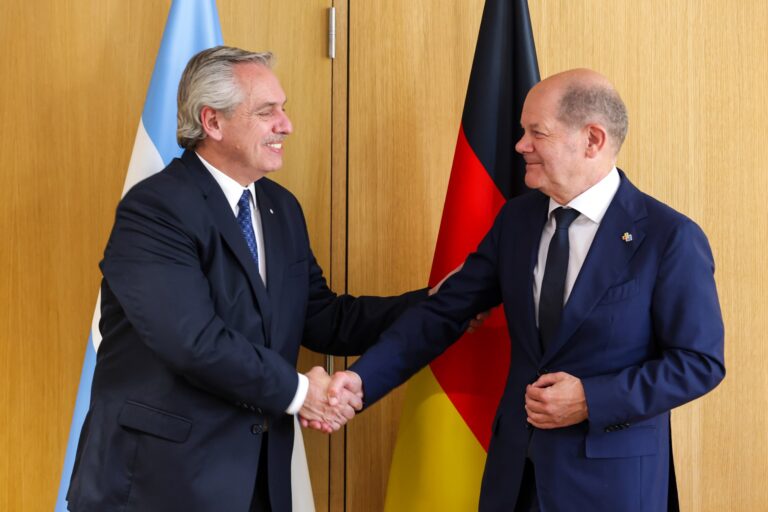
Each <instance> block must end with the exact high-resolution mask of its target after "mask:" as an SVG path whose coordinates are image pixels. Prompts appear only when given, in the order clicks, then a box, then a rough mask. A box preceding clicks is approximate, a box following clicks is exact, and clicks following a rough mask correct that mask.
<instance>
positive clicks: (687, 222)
mask: <svg viewBox="0 0 768 512" xmlns="http://www.w3.org/2000/svg"><path fill="white" fill-rule="evenodd" d="M641 194H642V197H643V202H644V203H645V208H646V211H647V212H648V221H649V222H650V223H652V224H653V225H656V226H667V227H668V228H669V229H672V230H680V229H692V230H694V231H702V230H701V227H700V226H699V225H698V224H697V223H696V222H695V221H694V220H693V219H691V218H690V217H688V216H687V215H685V214H684V213H681V212H679V211H677V210H675V209H674V208H672V207H671V206H669V205H668V204H666V203H663V202H661V201H659V200H658V199H656V198H655V197H653V196H650V195H648V194H646V193H644V192H641Z"/></svg>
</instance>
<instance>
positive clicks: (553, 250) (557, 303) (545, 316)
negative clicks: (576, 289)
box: [539, 208, 579, 351]
mask: <svg viewBox="0 0 768 512" xmlns="http://www.w3.org/2000/svg"><path fill="white" fill-rule="evenodd" d="M578 216H579V212H578V211H577V210H574V209H573V208H570V209H564V208H557V209H556V210H555V233H554V234H553V235H552V240H550V242H549V251H548V252H547V265H546V266H545V267H544V279H543V280H542V282H541V294H540V296H539V335H540V336H541V346H542V348H543V349H544V350H545V351H546V350H547V347H548V346H549V343H550V341H552V338H553V337H554V336H555V333H556V332H557V328H558V327H559V326H560V317H561V316H562V313H563V302H564V299H565V275H566V273H567V272H568V248H569V247H568V228H569V227H570V225H571V223H572V222H573V221H574V220H576V217H578Z"/></svg>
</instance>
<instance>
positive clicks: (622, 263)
mask: <svg viewBox="0 0 768 512" xmlns="http://www.w3.org/2000/svg"><path fill="white" fill-rule="evenodd" d="M620 176H621V185H620V186H619V189H618V191H617V192H616V195H615V196H614V198H613V201H612V202H611V204H610V206H609V207H608V210H607V211H606V213H605V216H604V217H603V220H602V222H601V223H600V227H599V228H598V230H597V233H596V234H595V238H594V240H593V241H592V246H591V247H590V249H589V252H588V253H587V258H586V260H585V261H584V264H583V265H582V267H581V271H580V272H579V276H578V277H577V279H576V282H575V283H574V285H573V290H572V291H571V295H570V296H569V298H568V302H567V303H566V304H565V307H564V308H563V316H562V320H561V322H560V328H559V329H558V332H557V334H556V335H555V338H554V339H553V340H552V343H550V345H549V347H548V348H547V351H546V353H545V354H544V360H543V361H542V364H544V365H546V364H547V362H548V361H549V360H551V358H552V357H553V356H554V355H555V354H556V353H557V352H558V351H559V350H560V349H561V348H562V347H563V345H565V344H566V343H567V341H568V340H569V339H570V338H571V336H572V335H573V333H574V332H575V331H576V329H578V328H579V326H580V325H581V323H582V322H583V321H584V319H585V318H586V317H587V316H588V315H589V314H590V312H591V311H592V309H593V308H594V307H595V305H597V303H598V302H599V300H600V298H601V297H603V295H605V292H606V291H607V290H608V288H610V287H611V286H614V285H616V284H617V280H618V279H619V277H620V276H621V274H622V272H623V271H624V269H625V268H626V267H627V264H628V262H629V260H630V259H631V258H632V256H633V255H634V254H635V252H636V251H637V249H638V248H639V247H640V245H641V244H642V243H643V239H644V238H645V233H644V232H643V231H642V230H640V228H639V227H638V226H637V221H638V220H639V219H641V218H643V217H645V216H646V211H645V206H644V204H643V202H642V200H641V195H640V191H638V190H637V189H636V188H635V187H634V186H633V185H632V184H631V183H630V182H629V180H627V178H626V176H625V175H624V173H622V172H620ZM624 233H629V234H631V235H632V239H631V241H626V240H624V239H623V238H622V237H623V235H624Z"/></svg>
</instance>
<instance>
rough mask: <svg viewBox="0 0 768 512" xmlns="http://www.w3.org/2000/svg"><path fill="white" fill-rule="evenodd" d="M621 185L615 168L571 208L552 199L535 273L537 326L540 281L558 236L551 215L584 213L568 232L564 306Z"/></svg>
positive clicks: (576, 199)
mask: <svg viewBox="0 0 768 512" xmlns="http://www.w3.org/2000/svg"><path fill="white" fill-rule="evenodd" d="M620 182H621V179H620V178H619V172H618V171H617V170H616V167H614V168H613V169H611V172H609V173H608V175H607V176H606V177H605V178H603V179H602V180H600V181H599V182H597V183H596V184H594V185H593V186H592V187H591V188H589V189H587V190H585V191H584V192H582V193H581V194H579V195H578V196H576V197H574V198H573V200H571V202H569V203H568V204H565V205H562V204H558V203H557V201H555V200H554V199H552V198H550V200H549V211H548V213H547V223H546V224H544V231H542V233H541V242H540V244H539V257H538V259H537V260H536V267H535V268H534V269H533V302H534V304H535V306H536V325H537V326H538V325H539V298H540V297H541V281H542V280H543V279H544V268H545V267H546V265H547V253H548V252H549V242H550V241H551V240H552V235H553V234H554V232H555V216H554V215H552V212H553V211H554V210H555V209H556V208H560V207H563V208H575V209H576V210H578V211H579V213H581V215H579V216H578V217H576V220H574V221H573V223H572V224H571V227H570V228H569V229H568V271H567V273H566V275H565V297H563V304H565V303H566V302H568V297H570V295H571V290H573V285H574V283H575V282H576V278H577V277H578V276H579V272H580V271H581V266H582V265H583V264H584V260H585V259H587V253H588V252H589V248H590V247H591V246H592V240H594V239H595V234H597V228H598V227H600V222H601V221H602V220H603V217H604V216H605V212H606V210H608V206H609V205H610V204H611V201H613V196H615V195H616V191H617V190H618V189H619V184H620Z"/></svg>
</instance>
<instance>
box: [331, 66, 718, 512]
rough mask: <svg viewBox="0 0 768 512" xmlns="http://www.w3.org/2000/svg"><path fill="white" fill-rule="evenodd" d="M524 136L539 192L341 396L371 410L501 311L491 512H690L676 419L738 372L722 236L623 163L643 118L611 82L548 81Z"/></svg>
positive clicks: (536, 95)
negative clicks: (722, 283)
mask: <svg viewBox="0 0 768 512" xmlns="http://www.w3.org/2000/svg"><path fill="white" fill-rule="evenodd" d="M521 125H522V127H523V130H524V134H523V137H522V138H521V139H520V140H519V141H518V142H517V145H516V146H515V148H516V150H517V151H518V152H519V153H520V154H522V156H523V158H524V159H525V162H526V174H525V183H526V185H528V186H529V187H530V188H533V189H536V190H534V191H532V192H531V193H528V194H524V195H522V196H519V197H517V198H515V199H512V200H510V201H509V202H508V203H507V204H506V205H505V206H504V208H503V209H502V210H501V212H500V213H499V215H498V217H497V218H496V221H495V222H494V225H493V227H492V228H491V230H490V232H489V233H488V234H487V235H486V237H485V238H484V240H483V241H482V242H481V243H480V246H479V247H478V248H477V252H475V253H474V254H471V255H470V256H469V258H468V259H467V261H466V262H465V264H464V267H463V269H462V270H461V271H459V272H458V273H456V274H455V275H453V276H452V277H450V278H449V279H448V280H447V281H446V282H445V284H444V285H443V286H442V288H441V289H440V292H439V293H437V294H436V295H434V296H432V297H431V298H429V299H427V300H426V301H424V302H422V303H421V304H419V305H418V306H415V307H414V308H412V309H411V310H409V311H407V312H406V313H405V314H404V315H403V316H402V317H401V318H400V319H398V320H397V321H396V322H395V324H393V326H392V327H391V328H390V329H389V330H387V331H386V332H385V333H384V334H382V336H381V339H380V341H379V342H378V343H377V344H376V345H375V346H374V347H372V348H371V349H370V350H369V351H368V352H366V353H365V354H364V355H363V356H362V357H361V358H360V359H359V360H358V361H356V362H355V364H353V365H352V367H351V368H350V370H351V371H346V372H339V373H337V374H336V375H334V378H333V382H332V383H331V386H330V388H329V394H330V395H331V396H332V397H333V396H336V395H337V394H340V393H341V392H342V390H346V391H351V392H358V393H360V392H363V391H364V393H365V395H364V402H365V405H366V406H369V405H370V404H372V403H373V402H375V401H376V400H378V399H379V398H380V397H382V396H383V395H384V394H386V393H387V392H388V391H389V390H391V389H393V388H394V387H396V386H397V385H399V384H400V383H401V382H403V381H404V380H405V379H407V378H408V377H410V376H411V375H412V374H413V373H415V372H416V371H417V370H418V369H419V368H421V367H422V366H424V365H425V364H427V363H428V362H429V361H431V360H432V359H433V358H434V357H436V356H437V355H439V354H440V353H441V352H443V351H444V350H445V349H446V348H447V347H448V346H449V345H450V344H451V343H452V342H453V341H455V340H456V339H457V338H458V337H459V335H460V334H461V330H462V326H463V324H464V323H465V322H466V321H467V319H469V318H471V317H472V315H474V314H475V313H476V312H477V311H481V310H486V309H488V308H491V307H494V306H496V305H498V304H500V303H503V306H504V310H505V313H506V318H507V323H508V327H509V335H510V336H509V337H510V340H511V342H512V350H511V353H512V360H511V364H510V370H509V376H508V379H507V383H506V387H505V390H504V394H503V396H502V399H501V402H500V403H499V407H498V410H497V413H496V417H495V420H494V422H493V426H492V432H491V442H490V446H489V448H488V458H487V460H486V465H485V472H484V475H483V482H482V489H481V495H480V503H479V508H480V510H481V511H519V512H529V511H539V510H541V511H547V512H551V511H575V510H578V511H581V510H585V511H586V510H588V511H594V512H614V511H619V510H620V511H622V512H659V511H662V510H676V509H677V491H676V487H675V477H674V475H675V474H674V468H673V464H672V452H671V434H670V410H671V409H673V408H674V407H677V406H679V405H682V404H684V403H686V402H688V401H690V400H693V399H695V398H697V397H699V396H701V395H703V394H704V393H706V392H708V391H710V390H711V389H712V388H714V387H715V386H716V385H717V384H718V383H719V382H720V381H721V380H722V378H723V377H724V375H725V366H724V361H723V336H724V335H723V323H722V318H721V314H720V306H719V302H718V298H717V291H716V288H715V280H714V275H713V273H714V262H713V259H712V253H711V251H710V248H709V244H708V242H707V239H706V237H705V235H704V233H703V232H702V231H701V229H700V228H699V227H698V226H697V225H696V224H695V223H694V222H692V221H691V220H690V219H688V218H686V217H685V216H683V215H682V214H680V213H678V212H676V211H674V210H672V209H671V208H669V207H668V206H665V205H664V204H662V203H660V202H659V201H657V200H655V199H653V198H651V197H650V196H648V195H646V194H643V193H642V192H640V191H639V190H638V189H637V188H635V187H634V186H633V185H632V183H630V182H629V180H628V179H627V177H626V176H625V175H624V173H623V172H621V171H619V170H618V169H617V168H616V167H615V165H616V159H617V155H618V152H619V150H620V148H621V145H622V143H623V141H624V137H625V136H626V133H627V112H626V108H625V106H624V103H623V102H622V101H621V98H620V97H619V95H618V93H617V92H616V90H615V89H614V87H613V86H612V85H611V84H610V83H609V82H608V80H607V79H606V78H605V77H603V76H601V75H599V74H598V73H596V72H594V71H590V70H586V69H577V70H572V71H567V72H564V73H560V74H557V75H554V76H552V77H549V78H547V79H546V80H543V81H542V82H540V83H539V84H537V85H536V86H534V87H533V88H532V89H531V91H530V92H529V94H528V96H527V98H526V100H525V104H524V105H523V111H522V116H521ZM478 350H482V348H481V347H478Z"/></svg>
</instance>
